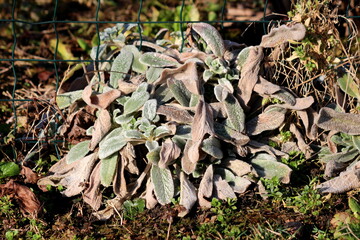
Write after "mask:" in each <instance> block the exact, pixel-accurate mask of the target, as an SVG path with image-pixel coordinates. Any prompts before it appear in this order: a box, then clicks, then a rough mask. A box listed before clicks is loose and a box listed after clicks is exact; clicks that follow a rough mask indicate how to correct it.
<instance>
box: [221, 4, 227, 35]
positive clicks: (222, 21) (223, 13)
mask: <svg viewBox="0 0 360 240" xmlns="http://www.w3.org/2000/svg"><path fill="white" fill-rule="evenodd" d="M225 8H226V0H224V1H223V5H222V7H221V29H224V19H225V17H224V16H225Z"/></svg>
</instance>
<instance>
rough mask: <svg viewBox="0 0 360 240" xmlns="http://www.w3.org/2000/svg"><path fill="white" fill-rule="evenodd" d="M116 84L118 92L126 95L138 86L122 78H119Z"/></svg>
mask: <svg viewBox="0 0 360 240" xmlns="http://www.w3.org/2000/svg"><path fill="white" fill-rule="evenodd" d="M118 85H119V86H118V88H119V90H120V92H121V93H122V94H124V95H128V94H130V93H133V92H135V90H136V89H137V87H138V86H137V85H136V84H133V83H131V82H125V81H124V80H122V79H119V81H118Z"/></svg>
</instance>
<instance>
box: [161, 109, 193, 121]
mask: <svg viewBox="0 0 360 240" xmlns="http://www.w3.org/2000/svg"><path fill="white" fill-rule="evenodd" d="M156 113H157V114H160V115H163V116H166V118H167V120H169V121H175V122H177V123H192V122H193V120H194V118H193V117H192V116H191V115H190V114H189V113H188V111H186V110H184V109H181V108H178V107H175V106H169V105H160V106H158V108H157V109H156Z"/></svg>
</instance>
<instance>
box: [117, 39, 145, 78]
mask: <svg viewBox="0 0 360 240" xmlns="http://www.w3.org/2000/svg"><path fill="white" fill-rule="evenodd" d="M122 50H126V51H129V52H131V53H132V54H133V55H134V61H133V64H132V66H131V68H132V70H133V71H134V72H137V73H145V72H146V70H147V66H146V65H145V64H143V63H141V62H140V57H141V53H140V51H139V50H138V48H137V47H135V46H134V45H126V46H124V47H123V48H122Z"/></svg>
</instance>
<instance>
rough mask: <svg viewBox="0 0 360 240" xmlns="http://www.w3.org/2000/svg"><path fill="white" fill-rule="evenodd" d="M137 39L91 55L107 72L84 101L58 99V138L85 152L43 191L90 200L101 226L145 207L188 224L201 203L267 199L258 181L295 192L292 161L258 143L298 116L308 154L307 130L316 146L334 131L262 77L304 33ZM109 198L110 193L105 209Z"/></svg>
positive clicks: (304, 102)
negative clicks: (321, 132) (131, 206)
mask: <svg viewBox="0 0 360 240" xmlns="http://www.w3.org/2000/svg"><path fill="white" fill-rule="evenodd" d="M135 27H136V25H117V26H116V27H114V28H111V29H107V30H105V33H104V34H103V35H102V37H101V40H102V42H101V44H100V45H99V46H97V47H95V48H93V50H92V54H91V57H92V58H93V59H94V60H105V61H104V62H101V63H99V64H98V65H96V66H94V70H95V71H94V74H92V76H91V77H89V74H87V75H86V77H83V78H82V79H80V80H79V81H83V82H85V83H86V84H85V87H84V88H83V89H77V90H74V91H68V92H65V93H61V94H58V95H57V97H56V102H57V105H58V107H59V108H60V109H61V110H62V111H63V112H64V113H67V116H68V117H67V119H64V123H63V125H62V126H61V129H60V132H61V133H63V135H64V137H67V136H66V135H67V134H69V132H70V133H72V134H74V131H78V132H80V134H81V141H80V142H79V143H77V144H76V145H75V146H73V147H72V148H71V149H70V151H69V152H68V153H67V154H66V155H65V156H64V157H63V158H62V159H61V160H60V161H59V162H57V163H56V164H55V165H54V166H52V167H51V169H50V171H49V175H48V176H46V177H44V178H42V179H40V180H39V181H38V185H52V186H59V185H61V186H63V187H65V190H64V191H63V194H64V195H65V196H68V197H70V196H75V195H78V194H82V196H83V199H84V201H85V202H86V203H88V204H89V205H90V206H91V207H92V208H93V209H94V210H95V211H96V212H95V213H94V214H95V215H96V216H97V217H98V218H99V219H108V218H109V217H111V216H112V215H113V214H114V213H115V212H116V211H117V210H119V209H121V207H122V205H123V203H124V202H125V201H126V200H129V199H134V198H139V197H140V198H143V199H145V201H146V207H147V208H152V207H154V206H155V205H156V204H158V203H159V204H161V205H165V204H169V203H171V202H172V200H173V199H174V198H178V202H179V204H180V205H181V206H182V208H181V209H180V210H179V216H185V215H186V214H188V213H189V211H190V210H191V209H192V208H193V206H194V205H195V204H197V203H198V204H199V205H200V206H201V207H205V208H210V207H211V200H212V199H213V198H217V199H221V200H225V199H232V198H236V197H238V195H239V194H241V193H244V192H245V191H246V190H247V189H248V188H249V187H250V186H251V185H258V186H259V189H261V188H263V185H262V183H261V181H259V179H261V178H266V179H273V178H277V179H279V181H280V182H281V183H284V184H287V183H290V181H291V172H292V169H291V168H290V167H289V166H287V165H286V164H284V163H282V162H281V161H280V158H281V157H287V156H288V152H289V151H290V150H292V149H290V150H286V149H285V147H284V148H283V149H281V150H280V149H276V148H274V147H271V146H269V145H268V141H264V139H263V137H262V138H260V134H264V133H266V134H268V133H271V132H272V130H277V129H279V128H281V127H283V126H284V125H285V124H287V125H289V124H288V123H287V116H288V114H289V113H291V112H296V113H298V116H299V117H300V119H301V123H300V122H299V123H297V124H294V123H291V124H290V131H291V132H292V133H293V134H294V135H295V137H296V139H297V142H296V143H295V148H297V149H300V150H301V151H303V152H308V153H309V152H311V151H312V150H311V149H309V148H308V146H307V145H306V144H305V142H304V138H303V136H302V134H301V133H300V131H299V129H300V128H302V127H304V128H305V129H306V136H308V137H309V138H310V139H311V138H314V136H316V134H317V126H319V127H321V128H324V129H327V128H326V122H329V121H330V122H331V121H336V122H337V120H336V117H335V115H336V114H335V113H334V114H333V115H332V112H331V111H330V110H328V109H327V108H324V109H322V112H320V117H319V119H318V120H317V125H315V124H314V110H313V109H312V108H311V105H312V104H313V103H314V99H313V97H312V96H307V97H299V96H296V94H295V93H294V92H292V91H291V90H290V89H288V88H286V87H283V86H279V85H276V84H274V83H272V82H270V81H268V80H267V79H266V77H265V74H264V72H263V64H264V58H265V57H266V56H267V54H268V53H269V52H272V51H275V50H276V49H277V47H278V46H280V45H281V46H284V45H286V44H288V42H289V41H301V40H302V39H303V38H304V37H305V36H306V28H305V26H304V25H303V24H301V23H290V24H287V25H282V26H280V27H278V28H274V29H272V30H271V31H270V33H269V34H267V35H265V36H263V38H262V42H261V44H260V45H258V46H249V47H246V46H244V45H243V44H239V43H236V42H232V41H228V40H223V39H222V37H221V36H220V34H219V32H218V31H217V30H216V29H215V28H214V27H213V26H211V25H209V24H206V23H194V24H189V26H188V29H187V31H186V34H187V39H186V41H185V42H184V47H182V46H180V45H176V44H174V43H173V42H172V41H171V39H170V40H169V39H161V40H160V39H158V40H157V41H147V40H141V41H140V40H139V39H138V37H137V34H135V31H134V28H135ZM266 99H276V101H264V100H266ZM84 114H88V115H91V116H92V118H94V119H95V120H94V121H93V124H90V126H89V127H88V128H87V129H86V130H84V129H80V128H79V126H78V125H76V124H77V122H79V119H80V116H84ZM336 116H337V115H336ZM82 118H84V117H82ZM334 119H335V120H334ZM90 122H91V121H90ZM339 125H341V124H340V123H339ZM76 126H77V128H76V129H75V130H74V128H75V127H76ZM356 133H357V132H356ZM78 134H79V133H78ZM104 188H112V191H113V194H112V195H111V196H112V199H110V200H107V201H106V202H103V196H102V195H103V189H104Z"/></svg>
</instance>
